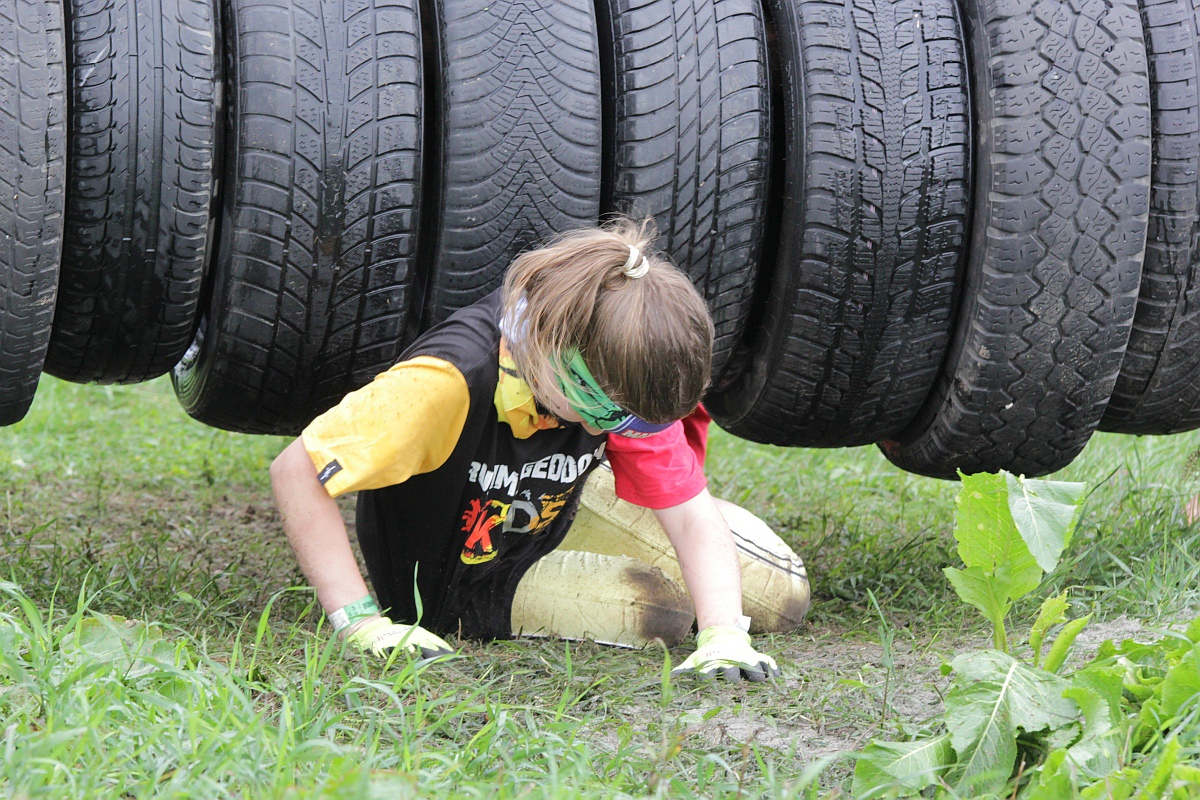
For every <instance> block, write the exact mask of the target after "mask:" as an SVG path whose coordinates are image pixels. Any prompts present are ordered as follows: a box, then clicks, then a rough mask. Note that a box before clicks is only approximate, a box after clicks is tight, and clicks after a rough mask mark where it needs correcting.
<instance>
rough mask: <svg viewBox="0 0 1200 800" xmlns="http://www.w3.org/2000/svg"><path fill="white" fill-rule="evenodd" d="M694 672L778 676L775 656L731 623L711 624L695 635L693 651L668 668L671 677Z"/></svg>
mask: <svg viewBox="0 0 1200 800" xmlns="http://www.w3.org/2000/svg"><path fill="white" fill-rule="evenodd" d="M688 672H694V673H696V674H697V675H699V676H700V677H702V678H706V679H711V678H715V677H717V676H720V677H722V678H724V679H725V680H727V681H740V680H741V679H742V677H743V676H745V678H746V679H747V680H751V681H765V680H766V679H767V678H776V677H778V676H779V666H778V665H777V664H776V663H775V659H773V658H771V657H770V656H768V655H766V654H764V653H760V652H758V651H757V650H755V649H754V647H753V645H751V644H750V634H748V633H746V632H745V631H743V630H742V629H741V628H737V627H734V626H733V625H713V626H712V627H711V628H705V629H704V630H702V631H700V633H698V634H697V635H696V652H694V653H692V654H691V655H690V656H688V658H687V660H686V661H684V662H683V663H682V664H680V665H679V666H678V667H676V668H675V669H673V670H671V677H673V678H674V677H679V676H680V675H683V674H685V673H688Z"/></svg>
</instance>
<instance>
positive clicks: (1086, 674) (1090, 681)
mask: <svg viewBox="0 0 1200 800" xmlns="http://www.w3.org/2000/svg"><path fill="white" fill-rule="evenodd" d="M1124 677H1125V668H1124V667H1122V666H1121V665H1119V664H1089V665H1088V666H1086V667H1084V668H1083V669H1079V670H1076V671H1075V672H1074V673H1072V674H1071V676H1070V681H1071V686H1072V688H1083V689H1090V690H1091V691H1093V692H1095V693H1096V694H1097V695H1098V696H1099V697H1100V698H1101V699H1102V700H1104V702H1105V703H1106V704H1107V705H1108V716H1109V719H1113V720H1115V719H1118V718H1120V717H1123V716H1124V710H1123V709H1122V707H1121V691H1122V689H1123V688H1124V687H1123V686H1122V682H1123V679H1124ZM1085 716H1086V713H1085Z"/></svg>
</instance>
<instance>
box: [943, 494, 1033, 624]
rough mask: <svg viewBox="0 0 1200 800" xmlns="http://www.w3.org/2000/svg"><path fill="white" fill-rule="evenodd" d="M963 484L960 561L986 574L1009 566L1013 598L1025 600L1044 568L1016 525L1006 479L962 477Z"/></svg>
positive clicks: (959, 501) (957, 528)
mask: <svg viewBox="0 0 1200 800" xmlns="http://www.w3.org/2000/svg"><path fill="white" fill-rule="evenodd" d="M962 484H963V485H962V488H961V489H959V492H958V496H957V497H956V498H955V503H956V504H957V513H956V515H955V523H954V538H955V539H956V540H957V541H958V555H959V557H960V558H962V560H963V563H964V564H966V565H967V566H968V567H979V568H980V569H982V570H983V571H984V572H993V571H994V570H995V569H996V568H997V567H999V566H1006V567H1007V568H1008V571H1009V574H1008V580H1009V581H1010V584H1009V586H1010V592H1011V594H1010V597H1011V598H1012V599H1014V600H1015V599H1017V598H1020V597H1024V596H1025V595H1027V594H1029V593H1030V592H1031V591H1033V590H1034V589H1035V588H1037V585H1038V583H1040V582H1041V580H1042V568H1041V567H1039V566H1038V563H1037V561H1036V560H1035V559H1034V557H1033V554H1032V553H1030V552H1029V547H1028V546H1027V545H1026V544H1025V541H1024V540H1023V539H1022V538H1021V534H1020V532H1019V531H1018V530H1017V525H1016V523H1015V522H1013V516H1012V512H1011V511H1010V510H1009V507H1008V482H1007V479H1006V478H1005V476H1004V475H1003V474H999V475H990V474H987V473H980V474H979V475H964V476H962Z"/></svg>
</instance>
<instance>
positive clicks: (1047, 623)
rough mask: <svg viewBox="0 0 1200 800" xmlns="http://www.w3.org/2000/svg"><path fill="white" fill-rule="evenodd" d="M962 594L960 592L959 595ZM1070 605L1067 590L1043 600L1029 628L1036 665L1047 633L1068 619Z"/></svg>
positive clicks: (1030, 644) (1030, 645)
mask: <svg viewBox="0 0 1200 800" xmlns="http://www.w3.org/2000/svg"><path fill="white" fill-rule="evenodd" d="M961 596H962V595H961V594H960V595H959V597H961ZM1069 607H1070V604H1069V603H1068V602H1067V593H1066V591H1065V590H1064V591H1063V593H1062V594H1059V595H1052V596H1050V597H1047V598H1046V599H1045V600H1043V601H1042V608H1041V610H1040V611H1039V612H1038V615H1037V619H1036V620H1034V622H1033V627H1032V628H1030V630H1029V647H1030V648H1031V649H1032V650H1033V665H1034V666H1035V667H1036V666H1037V665H1038V663H1039V662H1041V660H1042V642H1044V641H1045V640H1046V634H1047V633H1048V632H1049V630H1050V629H1051V628H1053V627H1054V626H1055V625H1061V624H1062V623H1064V622H1066V621H1067V608H1069Z"/></svg>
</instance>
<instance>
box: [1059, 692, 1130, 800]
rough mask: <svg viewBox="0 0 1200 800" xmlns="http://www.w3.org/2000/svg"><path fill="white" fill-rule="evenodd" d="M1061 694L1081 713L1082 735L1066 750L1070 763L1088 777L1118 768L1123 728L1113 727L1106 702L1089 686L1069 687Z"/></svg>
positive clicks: (1101, 774) (1095, 776)
mask: <svg viewBox="0 0 1200 800" xmlns="http://www.w3.org/2000/svg"><path fill="white" fill-rule="evenodd" d="M1063 696H1064V697H1066V698H1067V699H1068V700H1071V701H1072V702H1074V703H1075V705H1077V706H1079V710H1080V713H1081V714H1082V715H1083V736H1082V737H1081V738H1080V739H1079V741H1077V742H1075V743H1074V744H1072V745H1071V746H1070V747H1069V748H1068V749H1067V756H1068V758H1069V759H1070V761H1071V763H1073V764H1074V765H1075V766H1076V767H1077V768H1078V769H1079V771H1080V772H1081V773H1083V774H1084V775H1086V776H1087V777H1088V778H1091V779H1095V778H1099V777H1101V776H1104V775H1107V774H1109V773H1110V772H1112V771H1113V770H1115V769H1117V768H1118V767H1120V765H1121V744H1122V742H1123V739H1124V737H1123V732H1124V731H1123V729H1122V728H1114V727H1113V718H1112V715H1111V713H1110V710H1109V707H1108V701H1107V700H1105V698H1104V697H1103V696H1101V694H1100V692H1098V691H1096V690H1095V689H1093V688H1091V687H1089V686H1072V687H1071V688H1070V689H1067V690H1066V691H1064V692H1063Z"/></svg>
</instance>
